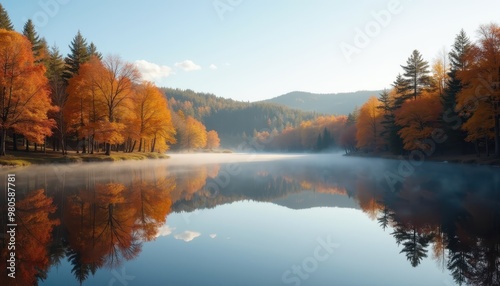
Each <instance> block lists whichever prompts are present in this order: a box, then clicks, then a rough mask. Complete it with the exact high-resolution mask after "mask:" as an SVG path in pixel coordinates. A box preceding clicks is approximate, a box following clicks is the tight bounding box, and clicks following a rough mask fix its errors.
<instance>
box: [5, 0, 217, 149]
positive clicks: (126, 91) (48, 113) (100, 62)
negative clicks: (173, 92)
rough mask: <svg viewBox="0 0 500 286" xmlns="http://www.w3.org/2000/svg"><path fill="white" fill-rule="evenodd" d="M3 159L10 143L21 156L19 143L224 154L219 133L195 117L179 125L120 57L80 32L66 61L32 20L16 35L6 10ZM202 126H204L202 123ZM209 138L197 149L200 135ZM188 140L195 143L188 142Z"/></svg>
mask: <svg viewBox="0 0 500 286" xmlns="http://www.w3.org/2000/svg"><path fill="white" fill-rule="evenodd" d="M0 45H1V46H2V49H1V50H0V66H1V67H2V69H1V71H0V105H1V110H0V124H1V134H0V155H2V156H3V155H6V145H7V142H11V141H10V139H12V149H13V150H17V149H18V140H19V139H20V138H19V137H21V138H22V140H23V144H25V146H26V150H27V151H29V147H30V143H31V144H34V146H35V151H36V150H37V149H38V146H41V148H43V150H45V146H46V145H47V142H52V149H53V150H60V151H61V152H62V154H67V152H68V150H69V149H76V152H77V153H79V152H80V151H81V152H82V153H91V154H93V153H94V152H99V151H102V152H104V153H105V154H106V155H110V153H111V151H112V150H115V151H124V152H134V151H139V152H141V151H142V152H146V151H150V152H155V151H157V152H164V151H166V150H167V149H168V148H169V146H170V145H172V144H175V143H176V142H179V145H181V146H183V147H184V148H189V149H192V148H205V147H208V148H217V147H218V146H219V143H220V141H219V138H218V134H217V132H215V131H209V132H207V131H206V128H205V127H204V126H203V127H202V128H195V129H193V128H191V129H190V131H189V132H187V131H185V130H180V128H190V127H191V126H192V125H193V120H192V118H190V117H188V118H186V119H185V120H186V122H185V123H183V124H181V121H179V120H177V121H176V122H177V123H178V124H176V125H175V126H174V122H173V120H172V115H171V109H170V107H169V104H168V101H167V99H166V97H165V96H164V94H163V92H162V91H161V90H160V89H159V88H157V87H156V86H155V85H154V84H153V83H151V82H147V81H143V80H141V75H140V73H139V71H138V69H137V67H136V66H134V65H133V64H131V63H128V62H126V61H123V60H122V59H121V58H120V57H118V56H113V55H109V56H106V57H103V56H102V54H101V53H100V52H98V50H97V47H96V46H95V45H94V44H93V43H92V42H91V43H90V44H87V40H86V39H85V38H84V37H83V36H82V34H81V33H80V32H79V31H78V33H77V34H76V36H75V37H74V38H73V41H72V42H71V44H70V45H69V48H70V53H69V54H68V55H67V56H66V57H63V56H62V55H61V53H60V52H59V49H58V48H57V47H56V46H53V47H50V48H49V47H48V45H47V43H46V41H45V40H44V38H40V37H39V35H38V34H37V32H36V30H35V26H34V25H33V22H32V21H31V20H28V21H27V22H26V24H25V25H24V28H23V31H22V33H18V32H16V31H14V27H13V25H12V23H11V21H10V18H9V16H8V14H7V12H6V11H5V10H4V9H3V7H2V6H1V5H0ZM195 123H196V122H195ZM197 123H200V122H198V121H197ZM196 132H203V133H204V134H201V135H199V136H201V137H208V138H209V139H210V140H208V142H209V145H208V146H207V145H206V143H207V140H206V139H205V140H204V141H203V140H202V142H204V144H200V143H199V142H198V143H196V144H194V145H193V144H191V143H190V142H191V141H192V140H190V139H191V137H192V136H181V137H179V138H178V137H176V134H191V135H192V134H193V133H196ZM185 140H188V142H186V141H185Z"/></svg>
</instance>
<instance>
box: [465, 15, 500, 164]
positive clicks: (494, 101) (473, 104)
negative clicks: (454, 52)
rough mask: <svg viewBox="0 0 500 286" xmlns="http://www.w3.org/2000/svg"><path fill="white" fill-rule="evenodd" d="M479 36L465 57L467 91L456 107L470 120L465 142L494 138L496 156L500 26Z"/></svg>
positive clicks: (499, 123)
mask: <svg viewBox="0 0 500 286" xmlns="http://www.w3.org/2000/svg"><path fill="white" fill-rule="evenodd" d="M479 35H480V38H479V41H478V43H476V44H474V45H472V47H471V48H470V49H469V50H468V52H467V54H466V55H465V57H466V60H467V62H469V63H470V65H469V68H468V69H465V70H462V71H458V77H459V79H460V80H462V82H463V84H464V88H463V89H462V91H461V92H460V93H459V94H458V96H457V106H456V108H457V111H459V112H460V113H461V114H462V115H463V116H464V117H466V118H467V122H466V123H465V124H463V126H462V128H463V129H464V130H465V131H466V132H467V134H468V135H467V137H466V138H465V140H466V141H469V142H470V141H476V140H478V139H481V138H484V139H486V141H487V140H488V139H491V138H494V140H495V154H496V156H500V27H499V26H498V25H496V24H490V25H486V26H481V27H480V28H479ZM486 144H488V143H486Z"/></svg>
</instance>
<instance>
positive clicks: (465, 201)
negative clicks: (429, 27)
mask: <svg viewBox="0 0 500 286" xmlns="http://www.w3.org/2000/svg"><path fill="white" fill-rule="evenodd" d="M400 164H401V162H400V161H392V160H382V159H368V158H351V157H343V156H340V155H335V154H317V155H307V154H292V155H278V154H258V155H257V154H216V155H215V154H173V155H171V158H170V159H166V160H148V161H139V162H126V163H99V164H81V165H48V166H34V167H29V168H24V169H19V170H2V176H6V174H7V173H9V172H15V173H16V178H17V182H18V185H17V186H16V187H17V197H16V199H17V205H18V210H19V214H18V219H19V221H20V223H19V226H18V234H17V235H18V237H17V238H18V243H19V245H18V246H19V247H18V252H17V254H18V256H19V257H22V261H19V264H18V265H19V268H18V269H17V274H18V277H17V278H16V281H17V282H18V283H20V282H21V281H23V282H24V284H23V283H21V284H18V285H29V284H33V282H34V281H35V280H36V279H37V278H36V277H43V278H44V279H43V280H42V279H40V278H38V283H39V284H40V285H79V284H80V283H82V284H83V285H458V284H460V283H462V285H469V284H470V285H495V284H496V283H498V279H499V276H498V274H499V266H498V265H499V263H498V261H499V259H500V251H499V249H500V247H499V246H500V245H499V244H500V228H499V221H500V220H499V218H500V193H499V192H498V191H499V190H500V173H499V172H498V168H494V167H485V166H481V167H480V166H466V165H454V164H445V163H431V162H425V163H424V164H422V165H421V166H418V167H415V168H414V169H413V170H411V171H408V172H405V173H401V172H400V170H399V169H398V168H400ZM388 174H392V175H393V177H391V178H393V179H392V180H388V179H387V177H388ZM389 176H390V175H389ZM394 176H395V177H394ZM397 176H399V177H397ZM394 178H398V179H396V180H394ZM2 205H5V204H2ZM28 206H29V207H28ZM3 227H5V224H3ZM2 261H5V259H2ZM2 263H5V262H2ZM2 269H5V267H2ZM2 271H5V270H2ZM2 277H5V275H2ZM2 279H4V278H2ZM9 282H10V281H8V280H7V281H5V280H4V281H3V282H2V283H1V284H2V285H9V284H4V283H9ZM124 283H127V284H124Z"/></svg>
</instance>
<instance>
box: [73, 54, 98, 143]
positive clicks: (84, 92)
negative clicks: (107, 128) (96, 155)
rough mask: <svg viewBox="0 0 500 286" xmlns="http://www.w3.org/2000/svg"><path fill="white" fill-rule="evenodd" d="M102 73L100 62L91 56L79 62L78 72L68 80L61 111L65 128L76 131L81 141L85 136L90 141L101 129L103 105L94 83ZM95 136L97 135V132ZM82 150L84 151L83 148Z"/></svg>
mask: <svg viewBox="0 0 500 286" xmlns="http://www.w3.org/2000/svg"><path fill="white" fill-rule="evenodd" d="M103 73H104V72H103V66H102V63H101V62H100V61H99V60H98V59H97V58H92V59H91V60H90V61H89V62H87V63H83V64H81V65H80V69H79V70H78V73H77V74H76V75H74V76H73V77H72V78H70V79H69V82H68V87H67V92H68V96H67V100H66V104H65V106H64V112H63V116H64V123H65V125H66V126H67V130H68V131H73V132H76V134H77V137H78V138H79V139H82V140H83V141H82V142H84V141H85V138H87V139H88V140H89V141H91V142H92V141H93V140H94V139H95V137H96V133H97V132H98V131H101V129H100V127H101V126H100V124H99V122H100V121H101V120H103V118H104V116H105V107H104V104H103V103H102V101H101V96H100V94H99V93H98V92H97V86H96V83H97V80H100V79H101V76H102V74H103ZM102 132H104V131H102ZM97 136H98V137H99V134H97ZM83 145H84V146H85V144H83ZM89 145H92V144H89ZM89 147H90V146H89ZM91 150H92V149H91ZM77 152H78V149H77ZM82 152H84V153H85V148H83V150H82ZM90 152H92V151H90Z"/></svg>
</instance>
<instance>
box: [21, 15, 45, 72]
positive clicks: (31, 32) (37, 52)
mask: <svg viewBox="0 0 500 286" xmlns="http://www.w3.org/2000/svg"><path fill="white" fill-rule="evenodd" d="M23 35H24V36H25V37H26V38H27V39H28V40H29V41H30V43H31V50H32V51H33V56H34V57H35V62H36V63H41V62H43V61H44V59H43V54H44V52H46V50H47V42H46V41H45V39H43V38H40V37H39V36H38V33H37V32H36V30H35V25H33V21H31V19H29V20H28V21H26V24H24V27H23Z"/></svg>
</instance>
